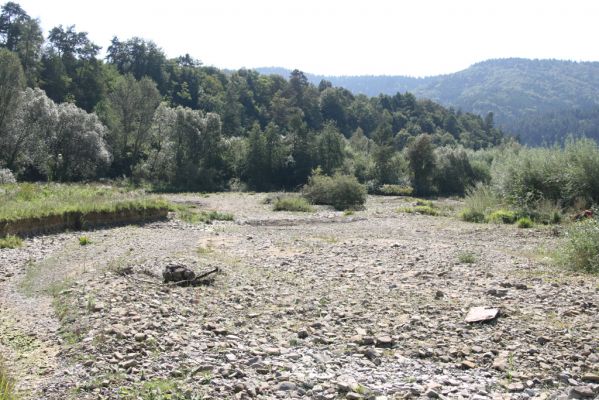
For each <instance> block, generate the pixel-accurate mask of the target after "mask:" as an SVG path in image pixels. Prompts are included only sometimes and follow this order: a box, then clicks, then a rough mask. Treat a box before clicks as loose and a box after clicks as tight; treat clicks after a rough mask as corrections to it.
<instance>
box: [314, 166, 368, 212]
mask: <svg viewBox="0 0 599 400" xmlns="http://www.w3.org/2000/svg"><path fill="white" fill-rule="evenodd" d="M303 192H304V196H306V198H308V200H310V201H311V202H312V203H314V204H327V205H332V206H333V207H334V208H335V209H337V210H346V209H349V208H360V207H362V206H363V205H364V203H365V202H366V188H365V187H364V186H363V185H362V184H360V182H358V180H357V179H356V177H355V176H351V175H335V176H332V177H331V176H325V175H320V174H316V175H312V176H311V177H310V179H308V183H307V184H306V185H305V186H304V189H303Z"/></svg>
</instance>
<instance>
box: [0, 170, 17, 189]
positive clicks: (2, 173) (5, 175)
mask: <svg viewBox="0 0 599 400" xmlns="http://www.w3.org/2000/svg"><path fill="white" fill-rule="evenodd" d="M16 182H17V180H16V179H15V176H14V175H13V173H12V171H11V170H10V169H8V168H0V185H5V184H7V183H16Z"/></svg>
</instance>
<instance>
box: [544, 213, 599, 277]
mask: <svg viewBox="0 0 599 400" xmlns="http://www.w3.org/2000/svg"><path fill="white" fill-rule="evenodd" d="M555 259H556V261H557V262H558V263H559V264H560V265H562V266H564V267H566V268H571V269H573V270H576V271H581V272H588V273H599V221H598V220H597V219H596V218H590V219H587V220H585V221H581V222H577V223H575V224H573V225H572V226H570V227H569V228H568V230H567V233H566V241H565V242H564V243H563V245H562V246H561V247H560V248H559V249H558V250H557V253H556V256H555Z"/></svg>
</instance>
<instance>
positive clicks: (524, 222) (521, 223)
mask: <svg viewBox="0 0 599 400" xmlns="http://www.w3.org/2000/svg"><path fill="white" fill-rule="evenodd" d="M533 224H534V223H533V222H532V219H530V218H529V217H521V218H518V221H516V225H518V228H531V227H532V226H533Z"/></svg>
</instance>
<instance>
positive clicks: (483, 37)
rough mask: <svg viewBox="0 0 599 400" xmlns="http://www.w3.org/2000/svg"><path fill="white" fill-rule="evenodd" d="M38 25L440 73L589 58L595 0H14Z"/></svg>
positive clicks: (197, 47)
mask: <svg viewBox="0 0 599 400" xmlns="http://www.w3.org/2000/svg"><path fill="white" fill-rule="evenodd" d="M16 1H17V2H18V3H19V4H21V6H22V7H23V8H24V9H25V11H27V12H28V13H29V15H31V16H33V17H37V18H40V20H41V22H42V27H43V29H44V31H45V33H47V31H48V30H49V29H51V28H52V27H53V26H56V25H58V24H63V25H71V24H74V25H76V29H77V30H78V31H86V32H88V33H89V36H90V38H91V39H92V40H93V41H94V42H96V43H97V44H98V45H101V46H102V47H104V49H105V48H106V47H108V45H109V43H110V39H111V38H112V36H114V35H116V36H118V37H119V38H120V39H128V38H130V37H132V36H140V37H143V38H145V39H151V40H153V41H154V42H156V43H157V44H158V45H159V46H160V47H161V48H162V49H163V50H164V51H165V52H166V54H167V55H168V56H169V57H175V56H178V55H181V54H184V53H190V54H191V55H192V56H194V57H195V58H199V59H200V60H202V62H204V64H207V65H214V66H217V67H221V68H239V67H248V68H252V67H261V66H281V67H286V68H291V69H293V68H298V69H300V70H302V71H305V72H313V73H321V74H328V75H370V74H387V75H412V76H424V75H434V74H440V73H450V72H455V71H458V70H461V69H464V68H466V67H468V66H469V65H471V64H473V63H475V62H478V61H483V60H486V59H489V58H504V57H526V58H557V59H568V60H576V61H598V60H599V46H598V45H597V38H599V22H598V21H599V1H595V0H563V1H555V0H410V1H404V0H388V1H384V0H365V1H357V0H345V1H343V0H294V1H291V0H211V1H204V0H193V1H184V0H168V1H151V0H147V1H127V0H94V1H87V0H52V1H50V0H20V1H19V0H16Z"/></svg>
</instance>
